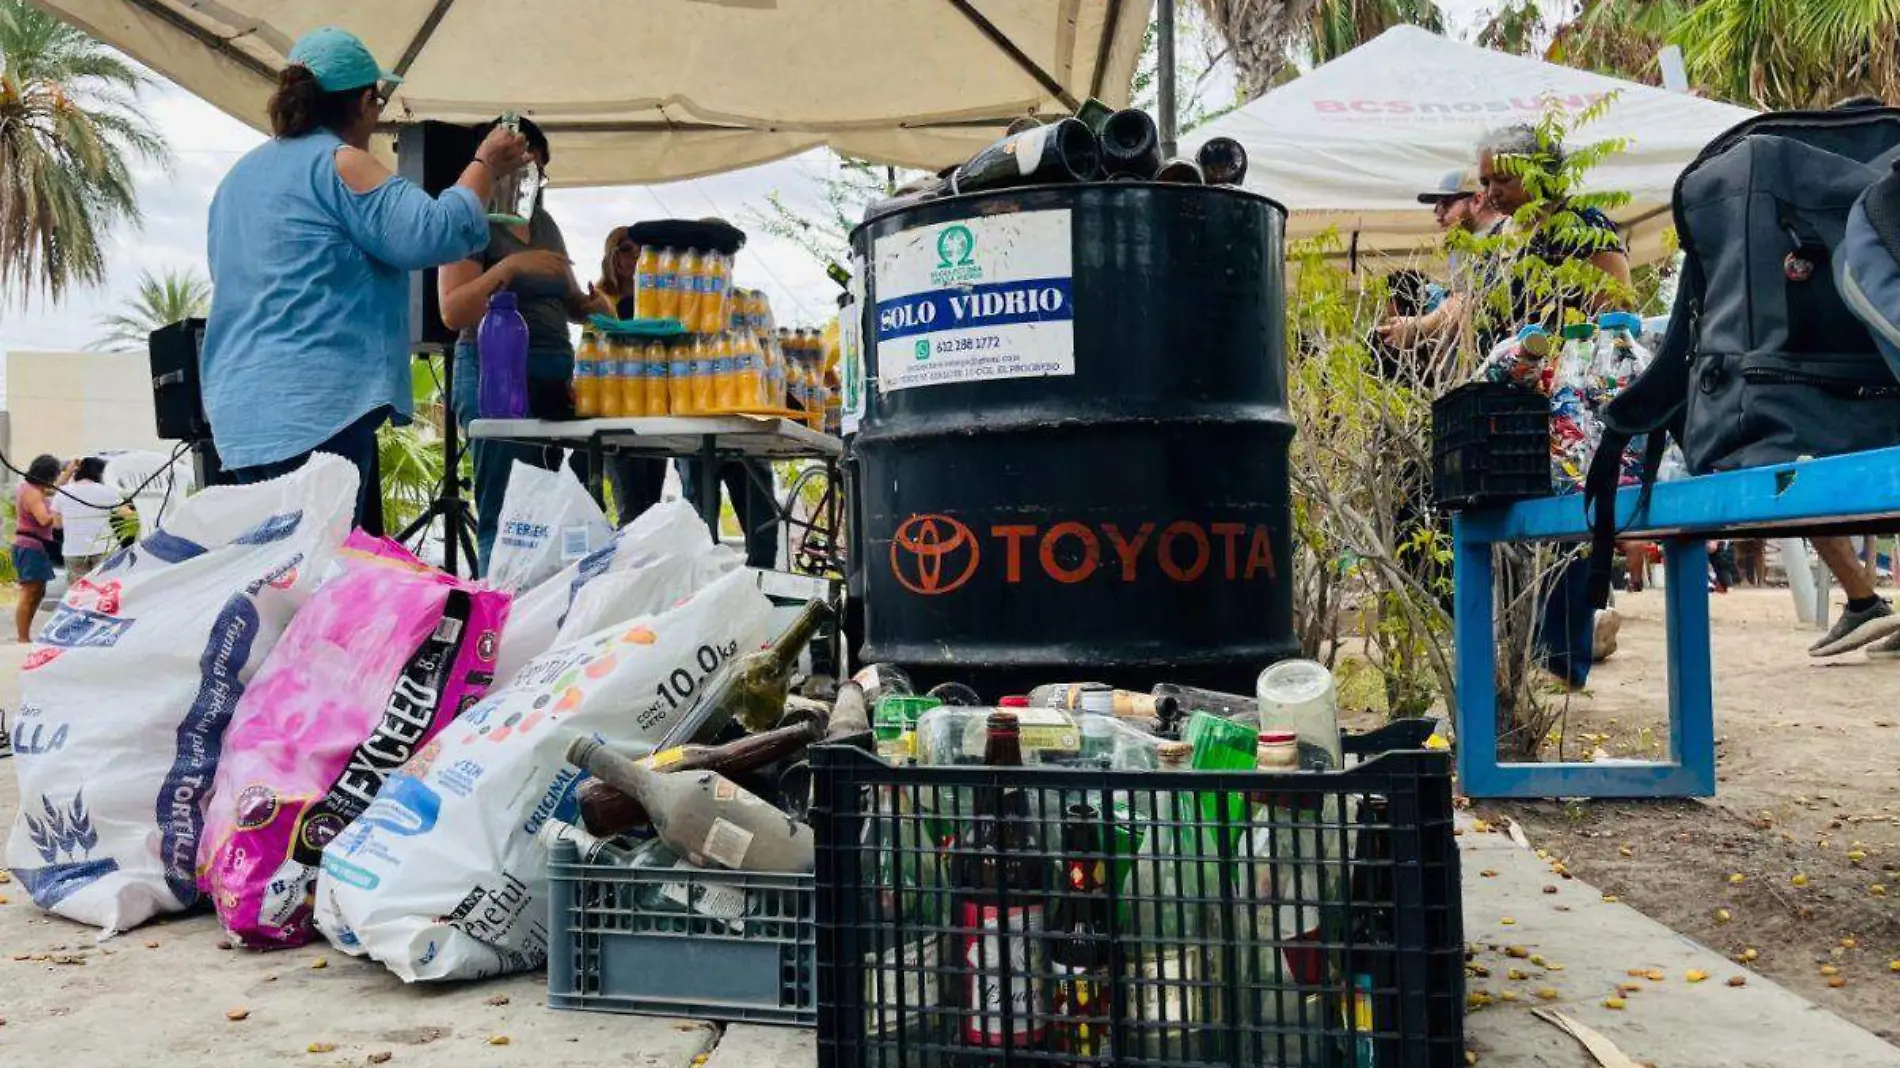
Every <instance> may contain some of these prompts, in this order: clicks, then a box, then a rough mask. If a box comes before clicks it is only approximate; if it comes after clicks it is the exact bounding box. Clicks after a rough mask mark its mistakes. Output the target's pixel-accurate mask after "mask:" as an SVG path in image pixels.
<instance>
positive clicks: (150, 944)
mask: <svg viewBox="0 0 1900 1068" xmlns="http://www.w3.org/2000/svg"><path fill="white" fill-rule="evenodd" d="M145 948H146V949H157V948H158V943H157V942H147V943H145Z"/></svg>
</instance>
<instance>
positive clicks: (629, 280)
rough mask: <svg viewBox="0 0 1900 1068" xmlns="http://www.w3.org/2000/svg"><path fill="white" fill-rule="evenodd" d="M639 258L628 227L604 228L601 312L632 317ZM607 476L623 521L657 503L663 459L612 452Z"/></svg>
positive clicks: (596, 287)
mask: <svg viewBox="0 0 1900 1068" xmlns="http://www.w3.org/2000/svg"><path fill="white" fill-rule="evenodd" d="M639 262H640V246H639V245H636V244H634V242H633V239H632V238H630V237H628V236H627V227H624V226H616V227H614V228H613V229H612V230H610V231H608V232H607V248H606V251H605V252H604V253H602V255H601V258H600V279H599V280H598V281H596V282H595V283H594V284H593V286H592V293H593V297H594V300H595V302H596V303H597V305H598V308H599V310H600V311H601V312H603V313H604V314H607V315H611V316H613V317H614V318H616V319H632V318H634V314H633V282H634V274H635V267H636V266H637V265H638V264H639ZM608 477H609V480H610V481H611V482H612V483H613V487H614V511H616V512H618V513H619V515H620V522H621V523H622V524H623V525H624V524H626V523H630V522H632V521H633V520H634V518H635V517H637V516H638V515H639V514H640V513H641V512H644V511H646V510H647V509H648V508H651V507H653V506H654V505H656V504H658V503H660V493H661V491H662V490H663V489H664V488H665V486H666V461H665V460H657V459H647V458H644V457H637V456H614V457H612V458H611V459H610V460H609V461H608Z"/></svg>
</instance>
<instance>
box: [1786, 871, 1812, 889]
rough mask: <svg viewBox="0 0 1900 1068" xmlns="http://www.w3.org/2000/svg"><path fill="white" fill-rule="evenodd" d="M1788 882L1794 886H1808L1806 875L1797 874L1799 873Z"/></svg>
mask: <svg viewBox="0 0 1900 1068" xmlns="http://www.w3.org/2000/svg"><path fill="white" fill-rule="evenodd" d="M1788 881H1789V882H1791V883H1793V884H1794V885H1796V886H1806V885H1808V877H1807V876H1806V875H1802V874H1799V873H1797V874H1796V875H1795V876H1794V878H1792V879H1789V880H1788Z"/></svg>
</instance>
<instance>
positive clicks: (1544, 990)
mask: <svg viewBox="0 0 1900 1068" xmlns="http://www.w3.org/2000/svg"><path fill="white" fill-rule="evenodd" d="M1531 993H1533V994H1536V995H1537V996H1538V997H1540V998H1543V999H1544V1000H1545V1001H1556V1000H1557V988H1556V987H1554V986H1540V987H1538V988H1537V989H1536V990H1533V991H1531Z"/></svg>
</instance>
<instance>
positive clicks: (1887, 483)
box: [1452, 448, 1900, 797]
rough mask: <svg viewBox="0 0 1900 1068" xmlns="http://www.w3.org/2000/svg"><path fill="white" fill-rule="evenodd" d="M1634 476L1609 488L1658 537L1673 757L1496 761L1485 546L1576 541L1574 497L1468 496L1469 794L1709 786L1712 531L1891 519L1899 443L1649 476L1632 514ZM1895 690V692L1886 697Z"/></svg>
mask: <svg viewBox="0 0 1900 1068" xmlns="http://www.w3.org/2000/svg"><path fill="white" fill-rule="evenodd" d="M1637 496H1638V492H1637V490H1636V489H1635V488H1629V489H1625V490H1623V491H1622V492H1621V493H1619V494H1618V495H1617V501H1616V507H1617V529H1618V531H1619V532H1622V533H1619V535H1618V537H1619V540H1621V539H1622V538H1625V537H1627V538H1629V539H1632V540H1641V541H1654V542H1658V543H1660V544H1661V545H1662V547H1663V566H1664V569H1665V571H1664V578H1665V581H1664V583H1663V594H1664V597H1665V599H1666V603H1665V609H1666V611H1667V613H1668V617H1667V618H1668V623H1667V634H1668V656H1669V664H1668V670H1669V758H1668V759H1667V760H1664V761H1649V762H1621V761H1619V762H1615V763H1605V764H1578V763H1533V764H1525V763H1500V762H1499V761H1498V744H1497V743H1498V733H1497V698H1496V693H1495V690H1494V682H1493V679H1494V678H1495V675H1496V669H1497V642H1496V638H1495V621H1494V615H1493V607H1492V602H1493V597H1492V583H1493V577H1494V576H1493V572H1492V561H1491V549H1492V546H1494V545H1498V544H1501V543H1505V542H1529V541H1580V540H1585V539H1587V538H1588V536H1589V530H1588V527H1587V526H1586V524H1585V522H1584V515H1583V498H1581V497H1578V496H1568V497H1547V498H1543V499H1540V500H1534V501H1524V502H1520V503H1518V504H1514V505H1509V506H1505V507H1499V508H1489V509H1476V510H1473V511H1468V512H1464V513H1461V514H1459V515H1458V516H1456V517H1455V518H1454V520H1453V523H1452V531H1453V552H1454V553H1455V558H1454V562H1453V575H1454V587H1455V589H1454V601H1453V608H1454V611H1455V614H1456V616H1457V619H1456V623H1455V633H1456V638H1457V642H1456V647H1457V648H1456V660H1457V665H1456V672H1457V680H1458V717H1457V730H1458V776H1459V780H1460V785H1461V787H1462V789H1463V790H1464V792H1465V793H1466V794H1467V795H1469V796H1471V797H1710V796H1713V795H1714V793H1715V708H1714V695H1713V688H1712V683H1711V679H1710V672H1711V664H1710V658H1709V590H1708V582H1707V575H1708V566H1709V560H1708V549H1707V544H1706V543H1707V541H1708V539H1710V538H1712V537H1721V536H1724V532H1729V531H1742V530H1746V531H1750V532H1759V531H1769V530H1775V529H1780V528H1785V529H1793V530H1804V529H1805V530H1813V529H1816V528H1822V527H1827V526H1829V525H1836V524H1852V523H1861V522H1872V521H1882V520H1894V519H1900V448H1891V449H1880V450H1877V451H1873V452H1862V453H1852V454H1849V455H1846V456H1831V457H1826V458H1824V459H1818V460H1804V461H1802V462H1800V463H1792V464H1781V465H1777V466H1773V467H1759V468H1753V469H1750V470H1747V471H1733V472H1728V473H1725V474H1718V475H1705V476H1703V477H1701V478H1692V479H1685V480H1682V481H1679V482H1665V483H1662V484H1660V485H1658V486H1656V488H1655V492H1654V494H1653V496H1652V497H1651V500H1650V504H1649V507H1648V510H1647V513H1646V514H1644V515H1642V516H1636V515H1635V511H1636V501H1637ZM1895 700H1896V701H1900V694H1897V695H1896V697H1895Z"/></svg>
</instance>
